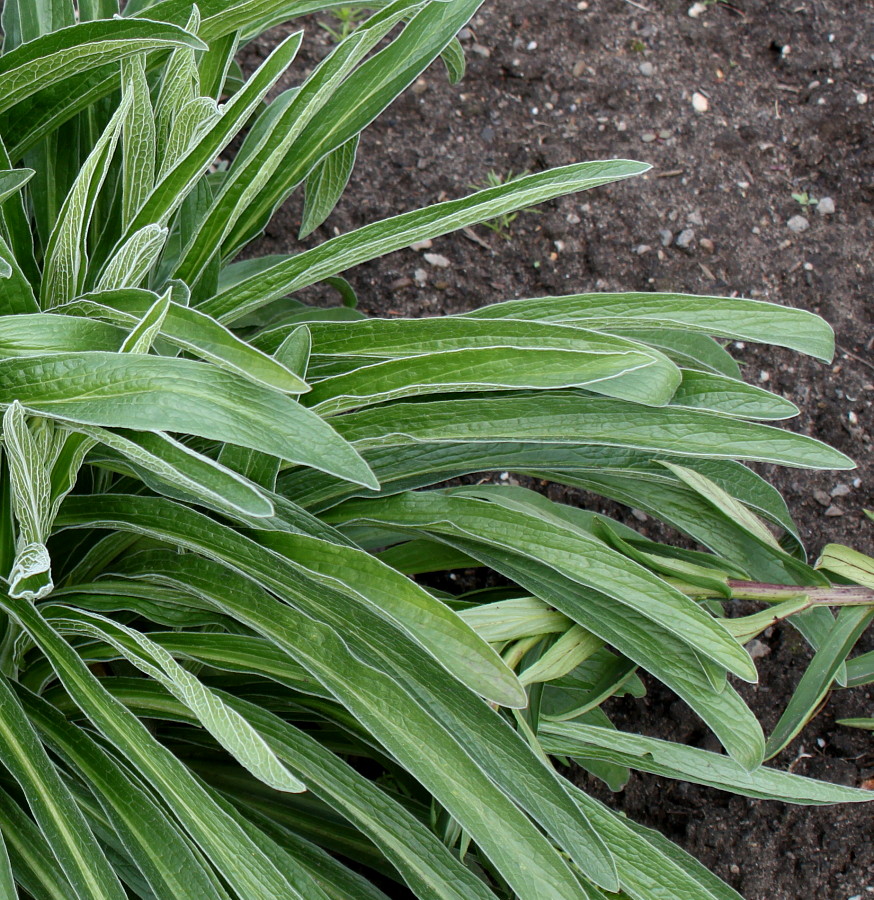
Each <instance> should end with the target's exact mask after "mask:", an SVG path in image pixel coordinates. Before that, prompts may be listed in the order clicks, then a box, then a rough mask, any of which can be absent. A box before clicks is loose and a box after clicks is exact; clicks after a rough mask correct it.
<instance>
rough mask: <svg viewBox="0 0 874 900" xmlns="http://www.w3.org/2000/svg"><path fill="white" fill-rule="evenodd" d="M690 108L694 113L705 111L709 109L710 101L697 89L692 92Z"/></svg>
mask: <svg viewBox="0 0 874 900" xmlns="http://www.w3.org/2000/svg"><path fill="white" fill-rule="evenodd" d="M692 109H694V110H695V112H696V113H706V112H707V110H708V109H710V101H709V100H708V99H707V98H706V97H705V96H704V94H702V93H700V92H699V91H695V93H694V94H692Z"/></svg>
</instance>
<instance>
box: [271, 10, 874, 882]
mask: <svg viewBox="0 0 874 900" xmlns="http://www.w3.org/2000/svg"><path fill="white" fill-rule="evenodd" d="M690 5H691V0H641V2H640V3H638V2H632V0H589V2H588V3H585V2H577V0H549V2H548V3H545V2H543V0H537V2H535V0H500V2H499V0H486V2H485V4H484V6H483V8H482V9H481V11H480V12H479V14H478V15H477V17H476V18H475V20H474V21H473V22H472V23H471V25H470V27H469V28H468V29H466V30H465V31H464V32H463V33H462V40H463V43H464V46H465V49H466V51H467V58H468V73H467V76H466V77H465V79H464V81H463V82H462V83H461V84H460V85H457V86H451V85H449V84H448V83H447V80H446V77H445V74H444V71H443V69H442V66H441V65H440V64H436V65H435V66H434V67H432V68H431V69H430V70H429V71H428V72H427V73H426V74H425V75H424V77H423V78H422V79H420V80H419V81H418V82H417V83H416V84H415V85H414V86H413V88H412V90H410V91H408V92H407V93H406V94H405V95H404V96H403V97H402V98H401V99H399V100H398V102H396V103H395V104H394V105H393V106H392V107H391V108H390V109H389V110H388V111H387V112H386V113H385V114H384V115H383V117H382V118H381V119H380V120H379V121H378V122H377V123H376V124H375V125H373V126H372V127H371V128H370V129H369V130H368V131H366V132H365V134H364V136H363V138H362V141H361V146H360V150H359V155H358V160H359V162H358V165H357V168H356V171H355V174H354V176H353V179H352V182H351V184H350V186H349V189H348V191H347V193H346V194H345V196H344V198H343V200H342V201H341V203H340V205H339V206H338V208H337V210H336V211H335V212H334V214H333V215H332V216H331V218H330V219H329V220H328V222H327V223H326V224H325V225H324V226H322V228H321V229H319V231H318V232H317V234H316V235H315V236H314V238H313V239H312V240H311V241H309V242H308V243H312V242H318V241H320V240H323V239H324V238H326V237H328V236H330V235H332V234H334V233H339V232H343V231H347V230H349V229H351V228H355V227H358V226H361V225H364V224H366V223H369V222H373V221H375V220H377V219H380V218H384V217H387V216H390V215H393V214H397V213H400V212H404V211H406V210H408V209H412V208H415V207H418V206H422V205H425V204H427V203H432V202H436V201H438V200H441V199H444V198H446V197H457V196H460V195H462V194H464V193H466V192H467V191H468V190H469V187H470V185H471V184H472V183H477V184H482V183H484V180H485V179H486V177H487V175H488V173H489V172H494V173H498V174H502V175H506V174H507V173H509V172H511V171H512V172H520V171H524V170H529V171H539V170H542V169H544V168H547V167H550V166H558V165H563V164H566V163H569V162H573V161H578V160H585V159H602V158H609V157H626V158H633V159H641V160H645V161H648V162H650V163H652V164H653V169H652V171H651V172H650V173H648V174H647V175H644V176H642V177H640V178H638V179H635V180H633V181H631V182H626V183H623V184H619V185H615V186H611V187H606V188H599V189H597V190H596V191H593V192H591V193H586V194H579V195H576V196H573V197H568V198H564V199H562V200H558V201H554V202H552V203H550V204H546V205H545V206H544V207H543V208H542V209H541V210H540V212H539V213H538V214H534V213H530V212H528V213H523V214H521V215H520V216H519V217H518V218H517V219H516V220H515V221H514V222H512V223H511V224H510V225H509V228H508V229H506V234H503V235H502V234H498V233H495V232H493V231H490V230H489V229H487V228H484V227H478V228H476V229H474V230H472V231H469V232H466V233H461V234H457V235H452V236H447V237H443V238H440V239H438V240H435V241H434V244H433V247H432V248H431V249H430V252H432V253H435V254H439V255H441V256H443V257H445V259H446V260H447V261H448V265H446V266H445V267H437V266H434V265H431V264H429V263H428V262H427V261H426V260H425V258H424V255H423V253H422V251H416V250H412V249H410V250H406V251H403V252H399V253H395V254H393V255H391V256H388V257H386V258H384V259H381V260H378V261H376V262H373V263H370V264H367V265H363V266H360V267H359V268H357V269H355V270H353V271H351V272H349V273H347V276H348V277H349V279H350V281H351V282H352V284H353V286H354V288H355V290H356V291H357V292H358V296H359V301H360V308H361V309H362V310H363V311H364V312H366V313H368V314H372V315H381V316H395V315H408V316H433V315H440V314H447V313H457V312H461V311H463V310H466V309H470V308H473V307H477V306H481V305H484V304H486V303H491V302H496V301H498V300H503V299H508V298H512V297H522V296H538V295H544V294H562V293H574V292H583V291H591V290H605V291H620V290H635V291H637V290H672V291H680V292H688V293H695V294H709V295H734V294H737V295H743V296H747V297H753V298H759V299H767V300H772V301H775V302H779V303H785V304H789V305H793V306H798V307H803V308H805V309H808V310H812V311H814V312H817V313H820V314H822V315H823V316H824V317H825V318H826V319H828V321H829V322H830V323H831V324H832V325H833V327H834V329H835V332H836V338H837V348H838V349H837V353H836V356H835V360H834V362H833V364H831V365H826V364H822V363H819V362H816V361H811V360H807V359H805V358H803V357H800V356H797V355H795V354H792V353H788V352H782V351H775V350H774V349H772V348H758V347H753V346H749V345H747V346H745V347H742V346H735V347H734V348H733V350H734V352H735V353H736V355H737V357H738V359H739V360H740V361H741V362H742V363H743V364H744V366H745V373H746V375H747V377H748V378H749V379H750V380H751V381H754V382H756V383H759V384H766V385H767V386H768V387H769V388H771V389H773V390H775V391H778V392H779V393H782V394H784V395H785V396H787V397H789V398H790V399H791V400H793V401H794V402H795V403H796V404H797V405H798V406H799V407H800V409H801V414H800V416H799V417H798V418H797V419H796V420H794V421H793V422H792V423H791V426H790V427H792V428H793V429H794V430H797V431H801V432H805V433H807V434H811V435H815V436H817V437H819V438H821V439H823V440H825V441H827V442H829V443H831V444H833V445H834V446H836V447H838V448H839V449H841V450H843V451H844V452H845V453H847V454H849V455H850V456H851V457H853V458H854V459H855V460H857V461H858V468H857V470H855V471H853V472H845V473H833V472H822V473H815V472H807V471H799V470H777V469H775V468H773V467H772V468H766V469H764V472H765V474H766V475H767V476H768V477H769V478H771V480H772V481H773V482H774V483H775V484H776V485H777V486H778V487H779V488H780V489H781V490H782V492H783V493H784V495H785V497H786V499H787V501H788V503H789V505H790V509H791V510H792V512H793V515H794V516H795V519H796V521H797V523H798V525H799V527H800V530H801V534H802V537H803V538H804V540H805V542H806V543H807V545H808V547H809V550H810V552H811V555H813V556H815V555H816V554H817V553H818V552H819V550H820V549H821V547H822V546H823V544H825V543H827V542H830V541H837V542H842V543H850V544H852V545H854V546H855V547H857V548H858V549H860V550H863V551H866V552H869V553H874V525H872V524H866V523H865V520H864V518H863V513H862V510H863V509H864V508H865V507H868V508H874V496H872V493H874V468H872V453H871V436H872V431H871V401H872V399H874V354H872V353H871V348H872V343H874V332H872V329H871V321H872V317H871V310H872V301H871V298H870V291H871V286H872V278H871V273H872V256H874V250H872V248H874V216H872V201H874V142H872V130H871V124H872V113H874V66H872V60H874V41H872V36H874V5H872V4H871V3H870V2H866V0H862V2H859V0H846V2H840V0H770V2H766V0H731V2H730V3H729V2H710V3H706V4H703V7H704V8H703V11H702V12H701V14H700V15H699V16H698V17H692V16H690V15H689V14H688V10H689V7H690ZM316 18H317V19H322V20H323V21H327V20H329V17H328V16H327V15H326V14H323V15H322V16H319V17H316ZM333 24H336V22H335V23H333ZM307 32H308V37H307V42H306V44H305V48H304V55H303V57H302V62H303V66H304V69H305V68H306V67H307V66H310V67H311V66H312V65H313V64H314V63H315V61H317V60H318V59H319V58H320V57H321V56H323V55H324V54H325V53H326V52H327V50H328V47H329V45H330V42H331V39H330V37H329V36H328V34H327V33H326V32H325V31H324V30H322V29H320V28H318V27H317V26H316V24H315V23H314V22H313V21H312V20H310V21H309V22H308V23H307ZM253 49H254V50H255V52H256V53H257V52H258V51H260V50H262V49H263V48H262V47H260V46H256V47H255V48H253ZM297 72H298V73H300V69H299V68H298V69H297ZM696 93H697V94H698V95H699V96H698V97H695V95H696ZM702 98H703V101H702ZM696 105H697V106H698V108H699V110H700V109H701V107H703V106H704V105H706V106H707V109H706V110H705V111H696ZM793 194H796V195H804V194H806V195H807V197H808V198H815V199H817V200H819V201H820V203H819V204H812V203H809V204H808V205H804V204H803V203H802V202H799V200H798V199H794V198H793ZM825 198H831V200H832V201H833V210H834V211H833V212H827V210H828V209H829V208H830V206H831V204H830V203H828V202H827V201H826V202H823V201H824V200H825ZM801 199H802V200H803V199H804V198H803V197H802V198H801ZM300 208H301V206H300V200H299V199H297V200H294V199H293V200H292V201H290V203H289V204H288V205H287V206H286V207H285V208H284V209H283V210H282V211H281V212H280V214H279V215H278V216H277V218H276V219H275V220H274V221H273V223H272V224H271V225H270V227H269V230H268V232H267V234H266V235H265V238H264V239H263V241H262V243H261V245H260V246H259V247H258V248H257V249H258V252H259V253H264V252H289V251H292V250H294V249H297V248H299V247H300V244H299V243H298V242H297V240H296V237H295V236H296V233H297V228H298V225H299V221H300ZM797 216H802V217H803V218H804V220H805V221H804V222H802V223H800V224H801V227H802V228H804V230H803V231H795V230H793V229H792V228H791V227H790V226H789V225H788V224H787V223H788V222H789V221H790V220H792V219H793V218H794V217H797ZM687 231H691V234H684V235H683V237H681V238H680V239H679V241H678V237H679V236H680V235H681V234H683V233H684V232H687ZM306 299H309V300H310V301H311V302H312V301H318V300H321V299H325V300H326V302H336V301H335V299H334V298H332V297H330V295H329V294H324V295H322V294H321V293H320V292H319V291H318V290H314V291H310V292H309V293H308V295H307V297H306ZM563 496H564V497H565V499H567V498H568V496H570V498H571V499H572V500H573V501H574V502H582V503H592V502H594V503H596V504H597V506H598V508H603V506H604V504H603V502H602V501H599V500H596V499H594V498H591V497H588V496H585V495H580V494H574V495H566V494H565V495H563ZM763 641H764V643H765V649H766V650H767V651H768V655H767V656H765V657H764V658H763V659H762V660H761V663H760V672H761V683H760V684H759V685H758V686H757V687H755V688H751V689H749V690H748V691H747V694H746V695H747V698H748V700H749V702H750V704H751V705H752V707H753V709H754V710H755V711H756V713H757V714H758V715H759V717H760V719H761V720H762V722H763V725H764V727H765V729H766V731H767V730H768V729H769V728H772V727H773V725H774V724H775V722H776V720H777V718H778V717H779V714H780V712H781V710H782V709H783V707H784V706H785V704H786V702H787V701H788V699H789V697H790V696H791V694H792V691H793V690H794V687H795V685H796V684H797V682H798V679H799V678H800V676H801V673H802V672H803V671H804V667H805V665H806V663H807V661H808V660H809V658H810V654H809V651H808V649H807V648H806V646H805V645H804V644H803V642H802V641H801V639H800V638H799V637H798V636H797V633H796V632H795V631H794V630H793V629H791V628H789V627H786V628H777V629H775V630H774V631H773V633H771V634H769V635H767V636H766V637H765V638H763ZM871 646H872V638H871V637H870V636H869V637H868V638H867V643H866V644H863V645H862V648H863V649H870V648H871ZM649 687H650V690H649V693H648V695H647V696H646V697H645V698H643V699H642V700H627V701H617V702H615V703H614V704H613V706H612V708H611V709H610V710H609V711H610V712H611V714H612V715H613V716H614V718H615V720H616V722H617V724H618V725H619V726H620V727H623V728H626V729H628V730H635V731H641V732H644V733H647V734H653V735H658V736H662V737H666V738H670V739H673V740H679V741H685V742H688V743H691V744H695V745H698V746H705V747H708V748H710V749H715V748H714V747H712V745H711V744H710V739H709V737H708V735H707V732H706V730H705V729H704V728H703V727H702V726H701V725H700V723H699V722H698V721H697V719H696V718H695V717H694V715H693V714H692V713H690V712H689V711H688V710H687V709H686V707H685V706H684V705H683V704H682V703H680V702H678V701H677V700H676V699H675V698H674V697H673V696H672V695H671V694H670V693H669V692H668V691H666V690H665V689H664V688H662V687H661V686H660V685H658V684H655V683H650V686H649ZM872 712H874V702H872V692H871V691H870V690H866V689H864V688H863V689H859V690H856V691H853V692H837V693H835V694H834V695H833V696H832V697H831V698H830V700H829V702H828V704H827V706H826V707H825V709H824V711H823V712H821V713H820V715H819V716H818V717H817V718H816V719H815V720H814V722H813V723H812V724H811V725H810V726H809V727H808V728H807V729H806V730H805V731H804V732H803V733H802V735H801V736H800V737H799V738H798V739H796V740H795V741H794V742H793V743H792V744H791V745H790V746H789V748H787V750H786V751H785V752H784V753H783V754H781V755H780V756H779V757H778V758H777V759H776V760H775V764H776V765H777V766H780V767H782V768H790V767H791V768H792V770H793V771H795V772H797V773H800V774H805V775H811V776H815V777H821V778H825V779H829V780H833V781H837V782H841V783H844V784H854V785H860V784H862V783H863V782H864V781H865V780H866V779H869V778H871V777H872V775H874V744H872V738H871V736H870V735H869V734H866V733H863V732H856V731H852V730H850V729H847V728H844V727H842V726H839V725H836V724H835V720H836V719H840V718H844V717H849V716H864V715H871V714H872ZM574 777H575V778H577V779H578V781H579V783H581V784H583V785H584V786H585V787H586V788H587V789H590V790H593V791H594V792H595V793H597V794H598V795H599V796H601V797H602V798H605V799H606V800H607V801H608V802H609V803H610V804H611V805H612V806H614V807H615V808H616V809H620V810H623V811H625V812H627V813H628V814H629V815H630V816H632V817H634V818H635V819H637V820H639V821H641V822H644V823H646V824H648V825H652V826H654V827H657V828H659V829H661V830H662V831H663V832H664V833H666V834H667V835H668V836H669V837H670V838H672V839H673V840H675V841H676V842H678V843H679V844H680V845H682V846H683V847H684V848H685V849H687V850H688V851H689V852H691V853H692V854H694V855H695V856H697V857H698V858H699V859H701V860H702V862H704V863H705V864H706V865H707V866H709V867H710V868H711V869H713V870H714V871H715V872H717V873H718V874H719V875H720V876H721V877H723V878H724V879H726V881H728V882H729V884H731V885H732V886H734V887H735V888H736V889H737V890H739V891H740V893H741V894H743V896H744V897H746V898H749V900H766V898H767V900H795V898H810V900H851V898H855V897H868V896H871V897H872V898H874V831H872V827H871V825H872V819H871V811H870V809H868V808H866V807H864V806H863V807H859V806H855V807H831V808H824V809H813V808H803V807H788V806H783V805H780V804H776V803H767V802H758V801H752V800H746V799H744V798H740V797H734V796H732V795H729V794H724V793H719V792H717V791H713V790H709V789H705V788H699V787H696V786H693V785H686V784H681V783H676V782H667V781H665V780H662V779H657V778H654V777H649V776H645V775H634V776H633V777H632V780H631V781H630V783H629V784H628V786H627V787H626V788H625V790H624V791H622V792H621V793H618V794H612V795H611V794H610V793H609V792H608V791H607V790H606V789H605V788H603V786H600V785H599V784H596V783H595V782H594V781H593V780H591V779H590V778H588V777H587V776H586V775H585V774H584V773H582V772H577V773H575V775H574Z"/></svg>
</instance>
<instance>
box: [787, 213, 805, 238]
mask: <svg viewBox="0 0 874 900" xmlns="http://www.w3.org/2000/svg"><path fill="white" fill-rule="evenodd" d="M786 227H787V228H788V229H789V230H790V231H794V232H795V234H801V232H802V231H807V229H808V228H810V222H808V220H807V219H806V218H805V217H804V216H792V218H791V219H790V220H789V221H788V222H787V223H786Z"/></svg>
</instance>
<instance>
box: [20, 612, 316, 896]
mask: <svg viewBox="0 0 874 900" xmlns="http://www.w3.org/2000/svg"><path fill="white" fill-rule="evenodd" d="M3 605H4V606H5V607H6V609H7V610H8V611H9V612H10V613H11V614H12V615H14V616H15V618H16V619H17V620H18V621H19V622H20V623H21V625H22V627H23V628H25V630H26V631H27V632H28V634H30V636H31V637H32V638H33V640H34V642H35V643H36V644H37V645H38V646H39V647H40V649H41V650H42V652H43V653H44V654H45V655H46V656H47V657H48V658H49V659H50V660H51V662H52V666H53V667H54V669H55V672H56V673H57V676H58V678H59V680H60V681H61V683H62V684H63V685H64V687H65V688H66V690H67V691H68V693H69V694H70V696H71V697H72V698H73V700H74V701H75V703H76V704H77V705H78V706H79V707H80V708H81V709H82V710H83V711H84V712H85V714H86V715H87V716H88V717H89V719H91V721H92V722H93V723H94V724H95V725H96V727H97V728H98V729H99V730H100V731H102V732H103V734H104V735H105V736H106V737H107V738H108V739H109V740H110V741H111V742H112V743H113V744H114V745H115V746H116V747H117V748H118V750H119V751H120V752H121V753H122V754H124V756H125V757H126V758H127V760H128V762H129V763H130V764H131V765H133V766H134V767H136V768H137V769H139V770H140V772H141V773H142V774H143V775H144V777H146V778H147V780H149V781H150V782H152V783H153V785H154V786H155V788H156V790H158V792H159V793H161V794H163V796H164V798H165V800H166V801H167V802H168V803H170V804H172V807H173V811H174V815H175V816H176V817H177V818H178V819H179V821H180V822H181V823H182V824H183V825H184V827H185V828H186V830H187V831H188V832H189V834H190V835H191V837H192V838H194V840H195V841H197V843H198V844H199V845H200V847H201V848H202V850H203V851H204V853H206V854H207V855H208V856H209V857H210V858H211V859H212V860H213V862H214V863H215V864H216V866H217V868H218V870H219V871H220V873H221V874H222V876H223V877H224V878H225V879H226V880H227V882H228V883H229V885H230V886H231V888H232V889H234V890H236V891H238V892H239V893H241V894H242V895H243V896H254V897H259V896H270V897H276V898H278V900H279V898H282V900H292V898H294V900H310V898H316V897H319V896H320V895H321V893H322V892H321V891H320V890H319V889H318V888H317V887H316V885H315V884H314V883H312V881H311V880H310V879H308V878H304V877H301V879H300V882H299V884H298V886H293V885H290V884H289V882H288V881H287V880H286V879H285V877H283V875H281V874H280V873H279V871H278V870H277V869H276V867H275V866H274V865H273V864H272V863H271V862H270V861H269V860H267V859H266V857H265V856H264V855H263V853H261V851H260V850H258V849H257V848H256V847H255V846H254V845H253V844H252V842H251V840H250V839H249V838H248V837H247V836H246V835H245V833H244V832H243V831H242V830H241V829H240V827H239V826H238V825H236V824H235V823H234V822H233V820H231V819H230V818H229V817H228V816H227V815H226V814H225V813H223V812H222V810H221V809H220V808H218V807H217V806H216V804H215V802H214V801H212V800H211V799H210V798H209V796H208V795H207V793H206V791H205V790H204V788H203V787H202V786H201V785H200V783H199V782H198V781H196V780H195V779H194V778H193V776H192V774H191V772H190V771H189V770H188V769H187V767H186V766H185V765H183V764H182V763H181V762H180V761H179V760H178V759H177V758H176V757H175V756H174V755H173V754H172V753H171V752H170V751H169V750H167V749H166V748H165V747H163V746H162V745H161V744H159V743H158V742H157V741H156V740H155V738H154V737H153V736H152V735H151V734H150V732H149V731H148V730H147V729H146V728H145V727H144V726H143V725H142V724H141V723H140V722H139V720H138V719H136V717H134V716H133V715H131V714H130V713H128V712H127V711H126V710H125V708H124V707H123V706H121V704H119V703H118V702H117V701H115V700H113V698H112V697H111V696H110V695H109V694H107V693H106V691H105V690H104V689H103V688H102V687H101V686H100V682H99V681H98V679H97V678H96V677H95V676H94V675H93V673H92V672H91V671H90V670H89V669H88V668H87V666H86V665H85V663H84V662H82V660H81V659H79V657H78V656H77V654H76V652H75V651H74V650H73V648H72V647H70V645H69V644H68V643H67V642H66V641H64V640H63V638H61V637H60V635H59V634H58V633H57V632H56V631H55V630H54V629H53V628H52V627H51V626H50V625H49V624H48V623H47V622H46V621H45V619H44V618H43V617H42V616H41V615H40V614H39V612H38V611H37V610H36V608H35V607H34V606H33V605H32V604H30V603H27V602H26V601H22V600H14V599H11V598H6V600H4V601H3ZM243 861H244V862H243ZM241 862H242V863H243V864H241ZM307 892H310V893H307ZM122 896H123V895H122Z"/></svg>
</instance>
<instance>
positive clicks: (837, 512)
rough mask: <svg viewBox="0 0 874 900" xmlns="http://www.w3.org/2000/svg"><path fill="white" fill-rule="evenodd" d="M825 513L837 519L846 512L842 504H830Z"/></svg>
mask: <svg viewBox="0 0 874 900" xmlns="http://www.w3.org/2000/svg"><path fill="white" fill-rule="evenodd" d="M825 514H826V515H827V516H828V517H829V518H831V519H836V518H837V517H838V516H842V515H843V514H844V511H843V510H842V509H841V508H840V506H830V507H829V508H828V509H827V510H826V511H825Z"/></svg>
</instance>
